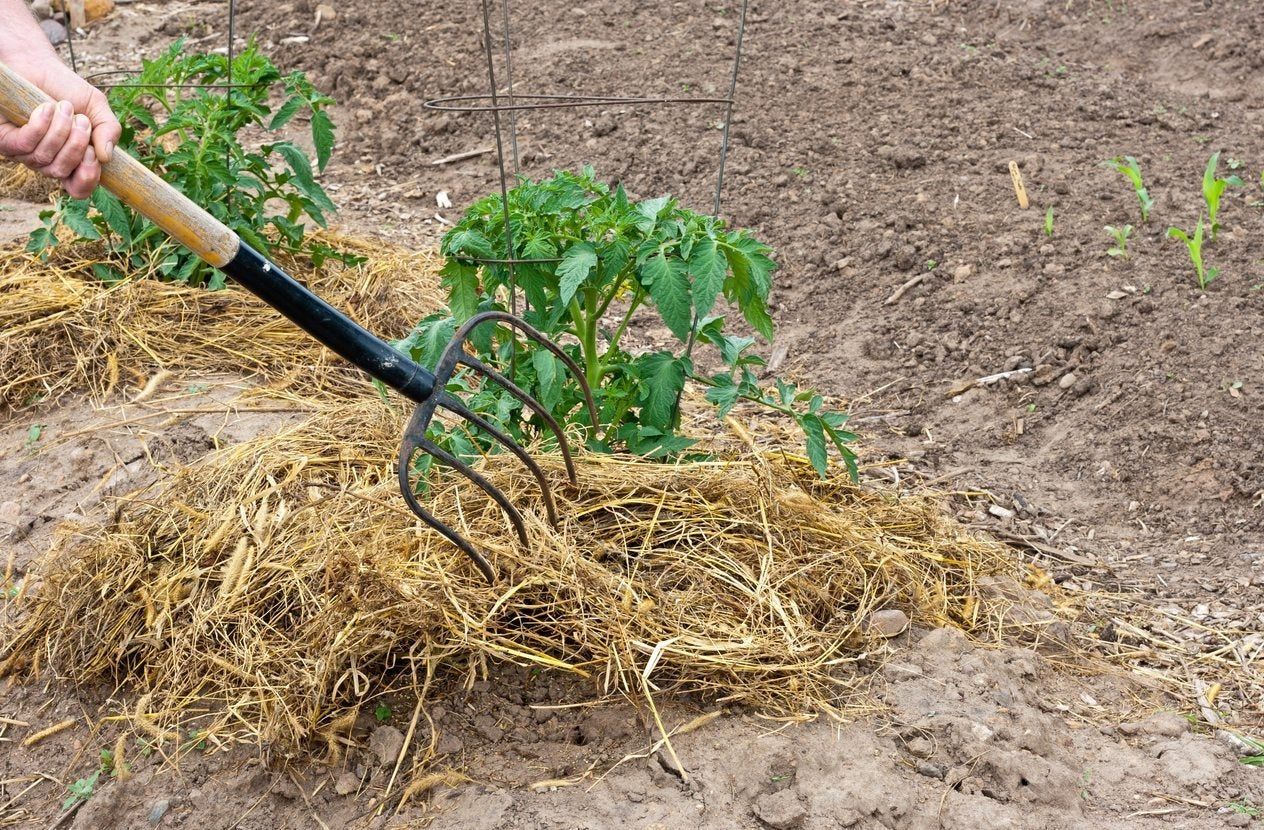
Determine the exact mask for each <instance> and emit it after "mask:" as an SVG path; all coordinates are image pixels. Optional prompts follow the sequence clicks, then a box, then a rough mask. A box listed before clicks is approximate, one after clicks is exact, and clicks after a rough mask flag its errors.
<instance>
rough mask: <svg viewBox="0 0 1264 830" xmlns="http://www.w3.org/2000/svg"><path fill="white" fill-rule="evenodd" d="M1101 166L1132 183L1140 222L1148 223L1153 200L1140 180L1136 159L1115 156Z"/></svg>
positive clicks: (1139, 167) (1139, 169)
mask: <svg viewBox="0 0 1264 830" xmlns="http://www.w3.org/2000/svg"><path fill="white" fill-rule="evenodd" d="M1102 166H1104V167H1105V168H1106V169H1108V170H1114V171H1115V172H1116V173H1119V174H1120V175H1122V176H1123V177H1124V178H1126V179H1127V180H1128V181H1129V182H1131V183H1132V189H1133V190H1134V191H1135V192H1136V194H1137V202H1138V203H1139V204H1140V205H1141V221H1142V222H1149V221H1150V210H1151V208H1153V207H1154V200H1153V199H1151V198H1150V191H1148V190H1146V187H1145V182H1144V181H1143V180H1142V178H1141V165H1140V164H1138V163H1137V159H1136V158H1135V157H1134V156H1115V157H1114V158H1113V159H1110V160H1109V161H1105V162H1102Z"/></svg>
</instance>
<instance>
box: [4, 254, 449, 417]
mask: <svg viewBox="0 0 1264 830" xmlns="http://www.w3.org/2000/svg"><path fill="white" fill-rule="evenodd" d="M324 240H325V241H327V242H330V243H331V244H334V245H336V246H338V247H341V248H343V249H348V250H351V251H354V252H356V253H359V254H363V255H364V256H366V257H368V262H367V263H366V264H365V265H364V266H362V267H359V268H352V269H342V268H339V267H326V268H323V269H320V270H318V271H316V272H313V271H312V269H311V268H310V267H307V268H304V267H302V265H301V264H300V263H294V262H285V263H282V264H283V265H285V266H286V267H287V268H290V269H292V272H293V273H294V275H295V276H296V277H297V278H299V279H301V280H304V281H305V282H306V283H307V284H308V285H309V286H311V287H312V288H313V289H314V290H315V291H316V292H317V293H319V294H321V295H322V296H324V297H325V298H326V299H328V300H329V301H330V302H331V303H333V304H334V305H335V306H338V307H339V308H342V309H344V310H345V311H347V312H348V313H349V314H351V316H352V317H354V318H355V319H356V320H357V321H358V322H360V323H361V324H362V325H364V326H365V327H366V328H368V329H370V330H371V331H374V332H375V333H379V334H381V335H382V336H384V337H402V336H403V335H404V334H406V333H407V332H408V331H409V330H410V329H411V327H412V325H413V324H414V323H415V322H416V321H417V320H418V319H420V318H421V317H422V316H423V315H424V314H425V313H427V312H428V311H430V310H433V309H434V308H436V307H438V306H439V304H440V302H441V299H442V297H441V294H440V293H439V290H438V287H437V278H436V277H435V276H434V274H435V270H436V268H437V267H438V262H437V254H436V253H434V252H433V251H424V252H420V253H413V252H411V251H405V250H403V249H399V248H393V247H387V246H383V245H381V244H378V243H371V242H365V241H360V240H354V239H350V238H346V237H339V236H334V235H325V236H324ZM99 254H100V251H99V249H98V248H97V247H96V246H94V245H83V246H78V247H75V248H72V249H69V250H66V251H59V252H57V253H56V254H55V255H54V256H53V258H52V259H51V260H50V261H49V262H46V263H45V262H40V261H39V260H37V259H35V258H33V257H31V256H29V255H28V254H26V253H23V252H22V251H21V250H20V249H9V250H5V251H0V411H3V410H4V409H6V408H16V407H20V406H23V405H26V404H29V403H31V402H34V401H37V400H39V401H49V400H55V399H57V398H58V397H60V396H61V395H63V394H65V393H67V392H70V391H81V390H87V391H89V392H91V393H93V394H96V395H100V396H104V395H107V394H109V393H110V392H112V391H114V390H115V389H118V388H119V384H120V382H121V383H124V384H136V385H139V386H143V385H144V382H145V379H146V378H148V377H150V376H152V375H153V374H154V373H155V372H157V371H160V370H164V369H171V370H188V371H192V372H199V373H216V372H225V371H227V372H233V373H237V374H242V375H256V376H259V378H260V379H262V380H263V381H265V382H267V383H269V384H271V385H273V386H276V387H282V388H288V389H292V390H295V391H297V392H299V393H301V394H303V395H306V396H309V397H319V396H321V395H322V394H325V393H333V394H338V393H342V394H343V395H346V394H348V393H349V392H351V391H352V390H357V391H356V392H355V393H356V394H365V390H366V389H367V388H368V387H367V386H366V383H365V381H364V379H363V377H361V376H359V375H357V374H352V373H349V372H344V371H337V370H336V367H340V366H345V365H346V364H345V363H343V362H342V361H341V360H340V359H339V358H338V357H336V356H335V355H333V354H331V353H330V352H328V351H327V350H326V349H324V347H322V346H321V345H320V344H318V343H316V342H315V341H313V340H312V339H311V338H310V337H308V336H307V335H306V334H304V333H303V332H302V331H300V330H299V329H298V328H297V327H295V326H294V325H293V324H291V323H290V322H289V321H287V320H285V319H284V318H283V317H281V316H280V315H279V314H278V313H277V312H275V311H273V310H272V309H270V308H268V307H267V306H266V305H264V304H263V303H262V302H261V301H259V300H257V299H255V298H254V297H253V296H251V295H249V294H248V293H247V292H245V291H236V290H227V291H218V292H209V291H204V290H202V289H195V288H187V287H185V286H182V285H177V284H172V283H163V282H158V281H157V280H152V279H146V278H145V276H146V275H145V274H136V275H135V277H133V278H132V279H129V280H127V281H125V282H121V283H117V284H114V285H106V284H105V283H102V282H101V281H99V280H97V279H95V278H93V277H92V275H91V266H92V264H93V262H94V261H96V259H97V258H98V257H99Z"/></svg>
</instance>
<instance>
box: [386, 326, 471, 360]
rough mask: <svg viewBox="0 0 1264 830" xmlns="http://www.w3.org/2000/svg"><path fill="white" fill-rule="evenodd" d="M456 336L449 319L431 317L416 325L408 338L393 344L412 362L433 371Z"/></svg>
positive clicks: (454, 327) (454, 328)
mask: <svg viewBox="0 0 1264 830" xmlns="http://www.w3.org/2000/svg"><path fill="white" fill-rule="evenodd" d="M454 334H456V321H455V320H453V319H452V318H451V317H439V316H438V315H432V316H431V317H428V318H427V319H425V320H423V321H421V322H420V323H418V324H417V328H415V329H413V331H412V333H411V334H409V335H408V337H406V338H404V339H403V340H401V341H400V342H398V343H396V344H395V348H397V349H399V350H400V351H401V352H403V353H404V354H406V355H408V356H409V357H410V358H412V359H413V360H415V361H417V362H418V363H420V364H421V365H422V366H425V367H426V368H428V369H433V368H434V367H435V366H437V365H438V364H439V357H440V356H441V355H442V354H443V350H444V349H446V348H447V346H448V343H449V342H450V341H451V340H452V335H454Z"/></svg>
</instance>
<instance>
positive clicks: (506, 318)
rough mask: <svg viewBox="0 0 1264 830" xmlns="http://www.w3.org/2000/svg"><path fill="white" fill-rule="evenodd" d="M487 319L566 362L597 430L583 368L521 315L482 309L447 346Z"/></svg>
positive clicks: (595, 409) (594, 410)
mask: <svg viewBox="0 0 1264 830" xmlns="http://www.w3.org/2000/svg"><path fill="white" fill-rule="evenodd" d="M488 320H498V321H500V322H502V323H507V324H508V325H511V326H513V327H514V328H516V329H518V331H520V332H522V333H523V334H525V335H526V336H527V337H528V338H530V339H531V340H534V341H535V342H536V343H539V344H540V345H541V346H543V347H544V348H546V349H548V350H549V351H550V352H552V353H553V354H554V355H555V356H556V357H557V359H558V360H560V361H562V362H563V363H565V364H566V368H567V369H569V370H570V373H571V375H572V376H573V377H574V378H575V380H577V381H579V386H580V388H581V389H583V390H584V402H585V403H586V404H587V406H588V417H589V419H590V420H591V421H592V428H593V432H594V433H595V432H596V431H597V404H596V402H594V401H593V396H592V389H591V388H590V387H589V386H588V378H586V377H585V376H584V370H583V369H581V368H579V364H578V363H576V362H575V361H574V359H573V358H572V357H571V356H570V355H568V354H567V353H566V352H564V351H562V347H561V346H559V345H557V344H556V343H554V342H553V341H552V340H550V339H549V338H547V337H545V336H544V333H543V332H541V331H540V330H539V329H537V328H535V327H534V326H532V325H531V324H530V323H528V322H527V321H526V320H523V319H522V318H521V317H515V316H514V315H512V314H509V313H508V312H505V311H483V312H480V313H478V314H475V315H474V316H473V317H471V318H470V319H468V320H466V321H465V323H464V324H462V325H461V327H460V328H459V329H457V330H456V334H454V335H453V336H452V343H449V344H448V347H449V348H451V347H452V344H455V343H459V342H461V341H463V340H464V339H465V338H466V337H468V336H469V334H470V332H471V331H473V330H474V329H475V328H477V327H478V326H480V325H482V324H483V323H485V322H487V321H488ZM444 357H445V358H446V357H447V352H446V350H445V352H444ZM442 368H443V361H442V360H440V361H439V366H438V367H436V369H435V374H436V375H439V371H440V369H442ZM448 371H449V372H451V371H452V367H449V368H448ZM439 376H440V377H444V376H442V375H439ZM443 382H444V383H447V380H446V378H445V379H444V381H443Z"/></svg>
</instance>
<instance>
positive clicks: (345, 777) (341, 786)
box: [334, 772, 360, 795]
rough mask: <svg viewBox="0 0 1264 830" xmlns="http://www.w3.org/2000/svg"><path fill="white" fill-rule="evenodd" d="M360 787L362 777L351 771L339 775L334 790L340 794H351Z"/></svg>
mask: <svg viewBox="0 0 1264 830" xmlns="http://www.w3.org/2000/svg"><path fill="white" fill-rule="evenodd" d="M358 789H360V779H359V778H356V777H355V776H354V775H352V774H351V773H349V772H344V773H343V774H342V775H339V776H338V780H337V781H335V782H334V792H336V793H338V795H351V794H352V793H353V792H355V791H356V790H358Z"/></svg>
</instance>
